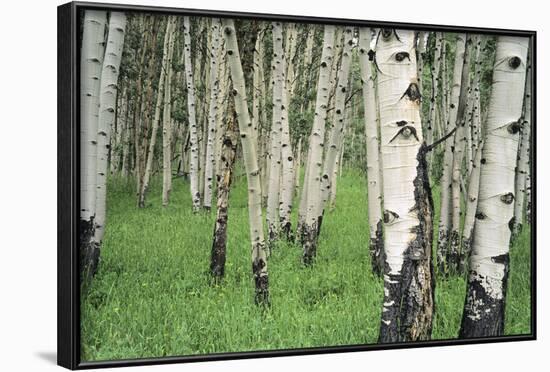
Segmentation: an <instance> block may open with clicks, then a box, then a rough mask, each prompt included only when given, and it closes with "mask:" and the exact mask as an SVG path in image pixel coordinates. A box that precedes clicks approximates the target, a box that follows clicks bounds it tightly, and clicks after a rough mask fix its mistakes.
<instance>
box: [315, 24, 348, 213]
mask: <svg viewBox="0 0 550 372" xmlns="http://www.w3.org/2000/svg"><path fill="white" fill-rule="evenodd" d="M352 46H353V29H352V28H351V27H346V28H345V30H344V45H343V50H342V61H341V64H340V68H339V70H338V76H337V79H338V83H337V87H336V92H335V97H334V113H333V121H332V123H331V125H330V132H329V147H328V149H327V151H326V156H325V163H324V167H323V175H322V181H321V209H320V214H319V217H320V218H322V216H323V213H324V208H325V207H326V206H327V204H328V201H329V195H330V192H331V189H332V188H333V187H334V185H332V183H331V179H332V175H333V173H334V170H335V169H336V162H337V159H338V152H339V149H340V147H341V146H342V141H343V137H344V130H343V129H344V118H345V109H346V96H347V90H348V82H349V75H350V66H351V49H352Z"/></svg>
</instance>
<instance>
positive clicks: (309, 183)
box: [301, 25, 335, 265]
mask: <svg viewBox="0 0 550 372" xmlns="http://www.w3.org/2000/svg"><path fill="white" fill-rule="evenodd" d="M324 29H325V30H324V36H323V51H322V54H321V65H320V70H319V81H318V83H317V99H316V102H315V117H314V119H313V126H312V128H311V135H310V137H309V155H308V156H309V159H308V163H309V165H308V170H307V177H306V180H305V181H304V186H305V187H307V192H306V195H307V203H306V208H307V209H306V217H305V220H304V225H303V228H302V238H301V241H302V245H303V249H304V254H303V258H302V260H303V262H304V264H305V265H310V264H312V263H313V259H314V258H315V256H316V254H317V234H318V224H319V212H318V211H319V208H320V204H321V173H322V166H323V146H324V140H325V120H326V117H327V105H328V98H329V93H330V92H329V80H330V70H331V66H332V59H333V45H334V32H335V26H332V25H325V26H324Z"/></svg>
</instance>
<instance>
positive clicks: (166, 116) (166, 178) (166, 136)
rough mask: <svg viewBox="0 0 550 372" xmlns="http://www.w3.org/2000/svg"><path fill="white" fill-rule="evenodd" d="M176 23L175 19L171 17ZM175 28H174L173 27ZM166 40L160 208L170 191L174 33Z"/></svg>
mask: <svg viewBox="0 0 550 372" xmlns="http://www.w3.org/2000/svg"><path fill="white" fill-rule="evenodd" d="M172 22H174V23H176V18H175V17H172ZM174 27H175V26H174ZM169 38H170V39H169V40H168V57H167V59H166V67H167V71H166V74H165V77H166V82H165V83H164V86H165V87H164V102H163V103H164V110H163V113H162V206H163V207H166V206H167V205H168V203H169V201H170V192H171V191H172V149H171V143H172V72H173V69H172V58H173V55H174V42H175V40H174V39H175V32H171V33H170V35H169Z"/></svg>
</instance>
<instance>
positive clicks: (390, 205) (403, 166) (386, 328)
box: [376, 29, 434, 342]
mask: <svg viewBox="0 0 550 372" xmlns="http://www.w3.org/2000/svg"><path fill="white" fill-rule="evenodd" d="M414 40H415V35H414V32H413V31H408V30H390V29H382V30H381V31H380V33H379V35H378V40H377V45H376V62H377V65H378V74H377V83H378V94H379V102H380V128H381V131H380V133H381V155H382V179H383V181H382V183H383V193H384V209H385V210H384V224H385V237H386V246H385V252H386V260H385V266H384V301H383V308H382V319H381V324H380V336H379V341H380V342H398V341H417V340H427V339H429V338H430V337H431V330H432V318H433V312H434V288H433V287H434V278H433V273H432V271H433V270H432V262H431V247H432V224H433V221H432V217H433V206H432V200H431V190H430V186H429V180H428V169H427V163H426V159H425V156H426V145H425V144H424V143H423V138H422V125H421V119H420V92H419V90H418V84H417V77H416V76H417V67H416V52H415V45H414Z"/></svg>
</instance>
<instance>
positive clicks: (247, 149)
mask: <svg viewBox="0 0 550 372" xmlns="http://www.w3.org/2000/svg"><path fill="white" fill-rule="evenodd" d="M222 24H223V33H224V37H225V42H226V47H227V63H228V64H229V70H230V72H231V79H232V81H233V90H232V92H231V94H232V95H233V97H234V99H235V112H236V114H237V121H238V123H239V132H240V137H241V146H242V151H243V158H244V165H245V169H246V178H247V182H248V217H249V220H250V221H249V222H250V241H251V245H252V274H253V277H254V282H255V286H256V296H255V301H256V303H257V304H264V305H267V304H269V279H268V272H267V250H266V246H265V242H264V229H263V223H262V195H261V185H260V172H259V168H258V155H257V150H256V149H257V143H255V142H254V141H253V139H254V136H253V134H252V130H251V127H252V125H251V124H252V122H251V120H250V114H249V113H248V105H247V100H246V86H245V81H244V74H243V68H242V64H241V57H240V55H239V46H238V44H237V34H236V31H235V26H234V23H233V20H232V19H228V18H224V19H223V20H222Z"/></svg>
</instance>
